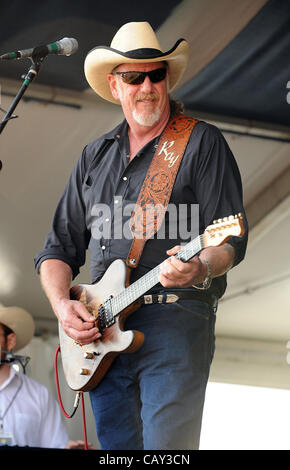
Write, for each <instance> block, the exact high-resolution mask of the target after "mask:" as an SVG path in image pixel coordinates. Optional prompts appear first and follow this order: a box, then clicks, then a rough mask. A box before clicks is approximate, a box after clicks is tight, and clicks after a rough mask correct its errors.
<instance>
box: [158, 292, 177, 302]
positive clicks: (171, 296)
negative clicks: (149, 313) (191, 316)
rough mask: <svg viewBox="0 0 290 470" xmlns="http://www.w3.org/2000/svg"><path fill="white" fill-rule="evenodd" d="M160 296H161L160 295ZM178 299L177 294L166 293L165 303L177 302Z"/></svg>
mask: <svg viewBox="0 0 290 470" xmlns="http://www.w3.org/2000/svg"><path fill="white" fill-rule="evenodd" d="M161 297H162V296H161ZM178 300H179V297H178V295H175V294H166V300H165V303H166V304H172V303H173V302H177V301H178Z"/></svg>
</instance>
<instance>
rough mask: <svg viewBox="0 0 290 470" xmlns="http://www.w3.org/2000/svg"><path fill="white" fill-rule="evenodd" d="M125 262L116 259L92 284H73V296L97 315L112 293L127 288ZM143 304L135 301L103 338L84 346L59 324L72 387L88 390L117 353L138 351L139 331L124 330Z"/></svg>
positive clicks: (98, 379) (65, 368)
mask: <svg viewBox="0 0 290 470" xmlns="http://www.w3.org/2000/svg"><path fill="white" fill-rule="evenodd" d="M125 286H126V265H125V263H124V262H123V261H122V260H120V259H119V260H116V261H114V262H113V263H112V264H111V265H110V267H109V268H108V270H107V271H106V273H105V274H104V276H103V277H102V279H101V281H100V282H98V283H96V284H93V285H88V284H79V285H77V286H74V287H72V288H71V298H72V299H73V300H78V301H80V302H82V303H83V304H84V305H85V306H86V308H87V309H88V311H89V312H90V313H91V314H93V315H94V316H95V317H96V322H97V324H98V308H99V306H100V305H102V304H103V302H104V301H105V300H106V299H107V298H108V297H110V296H113V297H114V296H115V295H117V294H118V293H120V292H121V291H123V290H124V289H125ZM139 307H140V302H137V301H136V302H133V303H132V304H131V305H130V306H129V307H127V308H126V309H125V310H123V311H122V312H121V313H120V314H119V315H118V316H116V318H115V322H114V323H113V325H111V326H110V327H108V328H105V329H104V331H103V334H102V337H101V339H99V340H97V341H94V342H93V343H90V344H87V345H84V346H81V345H80V344H78V343H77V342H76V341H75V340H73V339H72V338H70V337H69V336H67V335H66V333H65V332H64V331H63V329H62V327H61V325H60V324H59V339H60V349H61V358H62V364H63V370H64V374H65V378H66V381H67V384H68V385H69V387H70V388H71V389H72V390H77V391H88V390H91V389H93V388H94V387H96V386H97V385H98V383H99V382H100V381H101V379H102V378H103V376H104V375H105V373H106V372H107V370H108V368H109V367H110V365H111V364H112V362H113V360H114V359H115V357H116V356H117V355H118V354H120V353H124V352H127V353H129V352H134V351H136V350H137V349H138V348H139V347H140V346H141V345H142V344H143V341H144V335H143V333H141V332H139V331H133V330H129V331H124V330H123V327H124V323H125V320H126V318H127V317H128V316H129V315H130V314H131V313H133V312H134V311H135V310H137V309H138V308H139Z"/></svg>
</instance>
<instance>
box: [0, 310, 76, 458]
mask: <svg viewBox="0 0 290 470" xmlns="http://www.w3.org/2000/svg"><path fill="white" fill-rule="evenodd" d="M33 335H34V321H33V318H32V317H31V315H30V314H29V313H28V312H26V311H25V310H24V309H22V308H19V307H4V306H3V305H1V304H0V353H1V360H0V446H4V445H9V446H10V445H13V446H19V447H23V446H29V447H46V448H65V447H66V448H69V449H73V448H81V449H83V448H84V442H83V441H70V440H69V437H68V434H67V432H66V430H65V427H64V425H63V423H62V421H61V414H60V410H59V408H58V405H57V402H56V401H55V400H54V398H53V397H52V396H51V394H50V393H49V391H48V390H47V388H46V387H45V386H44V385H42V384H40V383H38V382H36V381H35V380H33V379H31V378H30V377H27V376H26V375H24V374H22V373H18V372H16V370H15V369H14V368H13V367H12V366H11V365H10V364H11V362H10V360H7V357H8V354H7V353H9V354H10V355H11V353H12V352H13V353H15V352H17V351H19V350H20V349H22V348H24V347H25V346H27V345H28V343H29V342H30V341H31V339H32V337H33Z"/></svg>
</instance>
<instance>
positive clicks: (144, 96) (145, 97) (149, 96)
mask: <svg viewBox="0 0 290 470" xmlns="http://www.w3.org/2000/svg"><path fill="white" fill-rule="evenodd" d="M155 100H158V95H157V94H156V93H139V94H138V95H136V96H135V103H136V102H137V101H155Z"/></svg>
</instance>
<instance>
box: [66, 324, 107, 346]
mask: <svg viewBox="0 0 290 470" xmlns="http://www.w3.org/2000/svg"><path fill="white" fill-rule="evenodd" d="M66 333H67V334H68V336H70V337H71V338H73V339H74V340H75V341H77V342H78V343H80V344H81V345H84V344H90V343H92V342H94V341H96V340H98V339H100V338H101V336H102V335H101V333H100V332H99V330H98V329H97V328H91V329H90V330H85V331H80V330H75V329H74V328H69V329H68V330H67V332H66Z"/></svg>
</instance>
